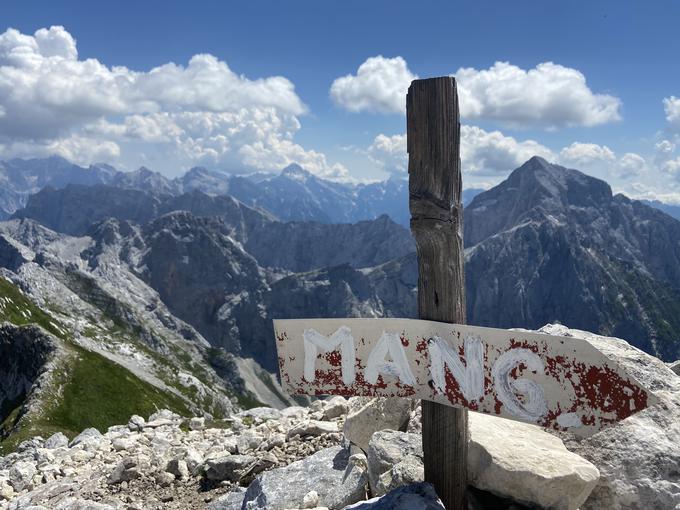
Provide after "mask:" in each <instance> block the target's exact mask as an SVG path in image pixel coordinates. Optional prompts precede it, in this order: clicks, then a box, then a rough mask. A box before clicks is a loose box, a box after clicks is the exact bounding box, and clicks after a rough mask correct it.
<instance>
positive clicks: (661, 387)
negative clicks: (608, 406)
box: [540, 325, 680, 510]
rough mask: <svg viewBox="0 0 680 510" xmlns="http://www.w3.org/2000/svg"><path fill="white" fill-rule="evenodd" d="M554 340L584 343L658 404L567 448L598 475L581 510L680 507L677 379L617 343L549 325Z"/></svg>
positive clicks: (568, 441)
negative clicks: (566, 337) (598, 477)
mask: <svg viewBox="0 0 680 510" xmlns="http://www.w3.org/2000/svg"><path fill="white" fill-rule="evenodd" d="M540 331H541V332H544V333H549V334H552V335H562V336H568V337H575V338H582V339H585V340H587V341H588V342H589V343H591V344H592V345H593V346H594V347H596V348H597V349H599V350H600V351H601V352H602V353H604V354H605V356H607V357H609V358H610V359H613V360H615V361H616V362H617V363H618V364H619V365H620V366H621V367H622V368H623V369H624V370H626V371H627V372H628V373H629V374H631V375H632V376H633V377H635V379H636V380H637V381H638V382H639V383H640V384H641V385H642V386H644V387H646V388H648V389H649V390H651V391H652V393H654V395H655V396H656V397H657V398H658V399H659V401H658V403H656V404H655V405H653V406H651V407H649V408H647V409H645V410H643V411H641V412H639V413H637V414H634V415H633V416H631V417H629V418H627V419H625V420H623V421H621V422H619V423H616V424H614V425H612V426H610V427H607V428H605V429H603V430H601V431H600V432H598V433H597V434H595V435H593V436H591V437H589V438H586V439H580V438H578V437H568V438H566V439H565V445H566V446H567V448H568V449H569V450H571V451H573V452H575V453H578V454H579V455H581V456H583V457H585V458H586V459H588V460H589V461H590V462H592V463H593V464H595V465H596V466H597V467H598V469H599V470H600V481H599V483H598V484H597V486H596V487H595V489H594V490H593V491H592V493H591V494H590V497H589V498H588V499H587V500H586V502H585V503H584V504H583V505H582V506H581V509H582V510H595V509H601V508H607V509H610V510H624V509H626V510H627V509H631V510H632V509H642V508H676V507H677V506H678V505H680V478H679V477H678V472H679V471H680V469H679V466H680V377H678V376H677V375H676V374H675V373H674V372H673V371H672V370H671V369H670V368H668V366H667V365H666V364H665V363H663V362H662V361H661V360H659V359H657V358H655V357H653V356H650V355H649V354H646V353H644V352H643V351H641V350H640V349H637V348H635V347H632V346H631V345H629V344H628V343H627V342H625V341H623V340H620V339H618V338H610V337H603V336H599V335H595V334H593V333H588V332H585V331H579V330H574V329H569V328H566V327H564V326H560V325H548V326H545V327H543V328H541V330H540Z"/></svg>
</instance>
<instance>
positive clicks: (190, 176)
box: [0, 156, 483, 226]
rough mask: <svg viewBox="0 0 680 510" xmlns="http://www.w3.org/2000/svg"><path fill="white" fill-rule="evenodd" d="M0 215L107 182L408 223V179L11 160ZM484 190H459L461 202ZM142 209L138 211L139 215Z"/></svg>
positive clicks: (288, 214)
mask: <svg viewBox="0 0 680 510" xmlns="http://www.w3.org/2000/svg"><path fill="white" fill-rule="evenodd" d="M0 184H2V188H1V189H0V220H2V219H6V218H8V217H9V216H11V215H12V214H13V213H14V212H16V211H17V210H19V209H21V208H23V207H25V206H26V203H27V200H28V197H29V196H30V195H33V194H35V193H38V192H39V191H41V190H43V189H45V188H46V187H49V188H54V189H61V188H64V187H67V186H69V185H81V186H93V185H107V186H111V187H115V188H118V189H128V190H136V191H142V192H146V193H151V194H152V195H154V196H155V197H166V198H167V197H168V196H179V195H186V194H188V193H191V192H192V191H199V192H202V193H203V194H206V195H210V196H222V195H227V194H228V195H230V196H232V197H234V198H236V199H237V200H239V201H240V202H242V203H243V204H246V205H249V206H251V207H253V208H256V209H261V210H264V211H266V212H267V213H268V214H270V215H271V216H273V217H275V218H277V219H279V220H282V221H317V222H320V223H354V222H357V221H361V220H371V219H375V218H377V217H379V216H381V215H383V214H387V215H388V216H389V217H390V218H392V220H393V221H395V222H396V223H399V224H401V225H404V226H408V223H409V212H408V183H407V182H406V181H405V180H403V179H398V178H393V179H389V180H386V181H382V182H375V183H370V184H349V183H338V182H332V181H327V180H324V179H321V178H319V177H316V176H315V175H313V174H312V173H310V172H307V171H305V170H304V169H303V168H302V167H300V166H299V165H295V164H293V165H290V166H288V167H286V168H284V169H283V171H281V172H280V173H278V174H268V173H264V174H263V173H259V174H253V175H230V174H226V173H224V172H219V171H215V170H208V169H206V168H202V167H195V168H192V169H190V170H189V171H188V172H186V173H185V174H184V175H182V176H180V177H176V178H173V179H169V178H167V177H165V176H164V175H162V174H161V173H159V172H154V171H152V170H149V169H148V168H145V167H141V168H139V169H138V170H135V171H133V172H121V171H118V170H116V169H115V168H113V167H112V166H110V165H106V164H97V165H92V166H90V167H88V168H84V167H80V166H78V165H74V164H72V163H70V162H68V161H66V160H65V159H63V158H60V157H57V156H53V157H50V158H45V159H27V160H24V159H13V160H9V161H4V162H0ZM481 191H483V190H481V189H476V188H470V189H466V190H465V191H464V193H463V200H464V202H465V203H467V202H469V200H471V199H472V197H474V195H475V194H477V193H479V192H481ZM143 212H144V211H139V214H143Z"/></svg>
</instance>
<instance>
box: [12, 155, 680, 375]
mask: <svg viewBox="0 0 680 510" xmlns="http://www.w3.org/2000/svg"><path fill="white" fill-rule="evenodd" d="M206 172H207V171H206ZM208 174H210V173H209V172H208ZM140 175H141V178H140V179H133V181H134V185H135V186H138V187H141V185H139V182H140V181H141V182H143V183H148V182H152V184H153V185H152V186H151V188H152V189H156V186H157V184H158V183H155V182H154V179H150V178H149V177H150V174H149V173H148V172H146V171H145V172H140ZM188 175H189V178H188V179H189V180H190V181H191V182H192V183H193V184H192V186H193V189H192V190H190V191H188V192H182V193H180V194H175V191H173V193H166V192H165V191H140V190H138V189H132V188H125V187H114V186H110V185H95V186H78V185H72V186H67V187H65V188H63V189H59V190H56V189H44V190H43V191H41V192H40V193H37V194H35V195H33V196H32V197H31V198H30V199H29V202H28V204H27V207H26V208H25V209H23V210H20V211H18V212H17V213H16V216H17V217H18V218H31V219H33V220H36V221H40V222H42V223H44V224H46V225H48V226H49V227H50V228H53V229H54V230H57V231H61V232H66V233H70V234H72V235H78V236H82V235H86V236H88V237H89V238H92V239H95V240H98V241H97V242H96V243H95V246H93V247H92V248H91V250H97V249H103V247H104V246H106V243H105V242H104V241H105V239H106V238H107V236H108V237H111V234H110V233H106V232H111V230H110V228H112V225H114V224H115V225H118V226H116V227H115V229H114V230H115V231H118V230H120V231H121V232H123V231H125V232H128V233H127V234H124V235H123V234H119V237H120V238H121V239H123V238H124V239H126V240H125V241H124V245H125V246H128V245H129V248H125V249H123V250H122V251H121V253H140V252H139V249H138V248H134V249H133V247H134V246H137V245H139V246H146V247H147V248H146V249H149V247H151V246H157V248H155V249H153V250H151V252H149V253H156V254H157V255H156V257H157V258H156V259H144V260H145V261H146V262H144V263H142V262H141V261H140V260H138V259H134V260H133V259H129V260H128V259H124V260H125V264H131V267H134V268H138V269H135V271H138V272H139V275H140V277H141V278H144V279H145V281H146V282H147V283H148V284H149V285H151V286H152V287H153V288H154V289H156V290H157V291H158V292H159V293H161V294H163V293H165V294H163V295H165V296H167V300H168V302H170V301H173V300H175V301H173V302H174V304H173V305H172V306H170V308H171V309H172V311H173V313H174V314H176V315H177V316H178V317H180V318H183V319H184V320H186V321H187V322H189V323H190V324H191V325H192V326H194V327H195V328H196V329H197V330H198V331H199V332H201V333H202V334H203V335H204V336H206V337H207V338H210V341H211V342H215V344H216V345H221V346H225V347H228V348H229V349H230V350H232V352H237V353H241V354H243V355H246V356H253V357H255V359H257V360H258V361H260V362H261V363H263V365H264V366H266V367H267V368H271V367H272V366H273V365H272V363H273V358H272V355H273V351H272V350H271V346H269V347H267V343H266V342H268V340H267V339H268V338H269V336H271V331H270V329H271V325H270V324H269V323H268V322H267V321H268V320H269V319H271V318H285V317H291V316H296V317H318V316H324V315H325V316H335V317H339V316H374V317H382V316H388V317H389V316H402V317H414V316H415V314H416V295H415V288H416V286H417V272H416V258H415V253H414V246H413V241H412V240H411V237H410V234H409V232H408V229H406V228H404V227H402V226H399V225H397V224H395V223H394V222H393V221H392V220H390V219H388V218H387V217H386V216H382V217H378V218H376V219H373V220H367V221H362V222H357V223H343V224H336V223H327V222H320V221H293V222H285V221H279V218H278V217H277V215H276V214H273V213H271V212H267V211H266V210H265V209H264V208H263V207H262V204H260V203H258V202H255V199H254V198H252V199H251V205H252V207H251V205H248V204H245V203H243V202H242V201H240V200H237V199H235V198H233V197H231V196H228V195H212V194H210V195H209V194H206V193H205V192H204V191H202V190H200V189H198V188H199V186H198V183H199V182H203V178H204V177H205V172H204V171H203V170H198V169H197V170H195V171H192V172H190V173H189V174H188ZM210 175H211V177H210V179H213V177H215V176H213V175H212V174H210ZM238 179H240V180H242V181H238V182H246V184H244V186H251V187H252V188H253V189H257V188H258V187H263V188H266V187H267V186H272V189H274V188H275V187H276V186H279V185H280V186H283V184H285V185H286V186H290V190H289V191H288V192H285V193H282V196H283V197H285V198H291V197H294V196H295V193H296V191H295V190H298V191H299V190H300V189H304V190H306V191H305V193H307V192H309V194H310V195H309V196H312V197H313V200H311V199H310V201H309V202H307V203H306V204H307V205H306V206H305V207H302V208H301V210H304V211H306V212H305V214H309V215H310V216H313V217H314V216H316V215H319V214H322V213H323V208H319V207H318V206H319V204H324V203H326V202H328V203H331V202H332V200H334V201H335V202H333V203H335V204H338V203H342V200H345V199H346V198H347V197H346V195H338V193H339V192H338V193H336V192H337V190H338V189H341V188H335V187H333V186H325V183H318V182H317V181H318V179H317V178H316V177H313V176H311V175H310V174H308V173H306V172H304V171H303V170H301V169H299V168H295V167H293V168H289V169H287V170H286V171H285V172H283V174H282V175H278V176H271V175H269V176H267V175H258V176H254V177H252V179H248V178H245V177H239V178H238ZM234 182H237V181H233V180H232V181H230V184H234ZM388 182H389V181H388ZM263 183H264V184H263ZM272 183H274V184H272ZM276 183H279V184H276ZM397 184H399V183H397ZM317 185H318V186H322V185H323V186H325V187H321V188H319V189H317V188H316V186H317ZM299 186H301V188H300V187H299ZM338 186H343V185H338ZM164 189H166V190H167V187H164ZM232 189H233V188H232ZM363 189H366V188H363ZM312 191H314V193H312ZM402 192H404V193H405V189H404V190H403V191H402ZM267 193H272V195H271V196H275V195H276V194H273V192H271V191H268V192H267ZM263 196H267V194H266V193H264V194H263ZM324 197H325V198H324ZM406 197H407V196H406V195H404V196H403V197H402V201H401V203H402V204H403V206H404V207H405V206H406V205H407V203H408V201H407V198H406ZM331 198H332V200H331ZM291 203H292V202H291ZM347 203H349V202H347ZM279 205H281V207H283V206H286V207H287V206H288V205H289V204H288V203H286V202H285V200H283V201H282V203H281V204H279ZM307 206H308V207H307ZM324 207H325V206H324ZM348 207H349V206H348ZM315 208H317V209H315ZM281 210H283V209H279V211H281ZM314 211H316V212H314ZM319 211H321V212H319ZM343 214H345V213H344V212H343ZM326 219H328V217H326ZM93 222H99V223H98V224H101V225H109V226H110V227H109V230H104V231H102V232H101V233H97V232H98V231H97V230H96V229H98V228H100V227H96V226H95V227H93V226H92V223H93ZM111 222H113V223H111ZM126 225H127V226H126ZM161 226H162V228H161ZM464 226H465V236H464V239H465V246H466V252H465V257H466V289H467V291H466V294H467V320H468V322H469V323H470V324H478V325H487V326H494V327H502V328H508V327H527V328H538V327H540V326H542V325H543V324H545V323H547V322H553V321H560V322H563V323H565V324H566V325H568V326H570V327H575V328H581V329H585V330H590V331H599V332H601V333H604V334H611V335H615V336H619V337H622V338H626V339H628V340H629V341H630V342H631V343H633V344H634V345H636V346H638V347H641V348H643V349H644V350H646V351H647V352H650V353H652V354H654V355H656V356H659V357H662V358H664V359H676V358H678V357H680V342H679V341H678V334H679V332H680V290H679V288H680V222H678V221H676V220H674V219H673V218H671V217H670V216H668V215H666V214H664V213H663V212H661V211H658V210H657V209H654V208H651V207H648V206H646V205H645V204H643V203H641V202H639V201H634V200H630V199H628V198H626V197H624V196H623V195H613V194H612V191H611V188H610V187H609V186H608V185H607V183H605V182H604V181H601V180H599V179H595V178H592V177H589V176H587V175H585V174H583V173H581V172H579V171H577V170H571V169H567V168H564V167H560V166H557V165H552V164H550V163H548V162H547V161H545V160H543V159H541V158H532V159H531V160H529V161H528V162H527V163H525V164H524V165H522V166H521V167H520V168H518V169H516V170H515V171H513V172H512V173H511V174H510V176H509V177H508V179H506V180H505V181H504V182H502V183H501V184H499V185H498V186H496V187H494V188H492V189H490V190H488V191H485V192H482V193H478V194H477V195H476V196H475V197H474V198H473V199H472V201H471V203H470V204H469V205H468V206H467V207H466V209H465V212H464ZM156 228H159V230H158V233H152V231H154V230H153V229H156ZM105 233H106V235H104V234H105ZM223 237H225V238H227V239H224V240H223V239H222V238H223ZM152 239H158V240H163V242H162V243H161V244H157V243H158V242H160V241H153V243H152V242H151V240H152ZM201 239H203V241H201ZM199 241H200V242H199ZM204 242H205V243H208V244H206V245H205V246H203V243H204ZM129 243H133V244H129ZM134 243H137V244H134ZM196 250H198V251H196ZM201 250H203V251H207V252H210V253H215V254H220V253H221V254H222V255H215V257H216V260H222V262H220V263H219V264H218V263H217V262H216V261H210V262H209V261H205V263H204V264H203V263H202V264H203V265H204V266H205V267H214V271H213V270H209V271H207V272H206V273H200V271H198V270H197V269H192V265H193V264H195V263H197V262H196V261H197V260H201V257H202V255H201V254H200V253H201ZM195 251H196V254H194V252H195ZM242 254H244V255H242ZM139 256H141V255H138V257H139ZM150 256H151V255H149V254H147V255H146V257H150ZM243 257H245V258H243ZM241 258H242V259H243V260H242V262H238V261H239V260H241ZM3 260H4V261H5V262H4V264H6V266H7V267H9V266H11V265H12V264H14V265H16V263H17V262H16V260H17V255H16V253H15V252H13V251H12V250H11V249H9V248H8V249H7V250H6V253H5V255H4V259H3ZM152 260H154V262H153V263H151V262H152ZM229 260H231V261H232V263H229V262H228V261H229ZM249 260H250V261H251V262H248V261H249ZM220 264H222V265H220ZM218 268H222V269H218ZM231 271H236V272H235V273H233V274H232V276H230V278H232V279H233V281H248V282H250V283H249V284H248V285H244V287H243V288H244V290H243V292H242V293H237V294H234V292H235V291H234V289H232V290H228V289H227V287H228V285H231V283H229V281H231V280H228V281H226V282H225V283H224V285H226V286H225V287H220V286H218V287H216V288H214V289H213V290H210V291H209V289H210V285H208V284H206V285H205V287H206V288H205V289H201V285H200V284H196V282H199V283H200V281H201V278H205V279H207V281H210V282H214V281H216V282H219V281H222V280H221V279H222V278H223V277H224V275H225V274H231ZM243 272H245V273H246V274H247V275H249V276H248V277H247V278H246V277H245V276H244V275H243V274H242V273H243ZM185 273H186V274H185ZM194 273H195V274H194ZM199 273H200V274H199ZM199 276H200V277H199ZM243 278H245V279H243ZM195 285H197V287H196V289H193V287H192V286H195ZM229 288H231V287H229ZM163 289H166V290H163ZM196 292H198V294H196ZM186 295H191V296H194V298H193V299H187V300H185V299H184V298H183V297H182V298H178V297H177V296H186ZM197 296H200V297H197ZM177 299H179V301H177ZM225 332H228V333H225ZM225 335H226V336H225Z"/></svg>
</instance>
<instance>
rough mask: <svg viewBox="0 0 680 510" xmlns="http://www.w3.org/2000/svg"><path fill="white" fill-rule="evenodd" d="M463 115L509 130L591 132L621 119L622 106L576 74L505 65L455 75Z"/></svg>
mask: <svg viewBox="0 0 680 510" xmlns="http://www.w3.org/2000/svg"><path fill="white" fill-rule="evenodd" d="M455 76H456V79H457V81H458V93H459V97H460V108H461V115H462V116H464V117H467V118H468V119H487V120H494V121H498V122H500V123H501V124H504V125H506V126H510V127H544V128H549V129H554V128H561V127H571V126H595V125H598V124H604V123H607V122H613V121H617V120H620V119H621V114H620V112H619V110H620V108H621V101H620V100H619V99H618V98H616V97H614V96H611V95H608V94H596V93H594V92H593V91H592V90H591V89H590V88H589V87H588V85H587V83H586V78H585V76H584V75H583V73H581V72H580V71H578V70H577V69H573V68H570V67H564V66H561V65H559V64H554V63H552V62H544V63H542V64H538V65H537V66H536V67H534V68H533V69H529V70H525V69H522V68H520V67H518V66H515V65H512V64H510V63H508V62H496V63H495V64H494V65H493V66H491V67H490V68H489V69H481V70H478V69H474V68H460V69H458V71H456V74H455Z"/></svg>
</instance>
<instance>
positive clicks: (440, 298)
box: [406, 76, 468, 510]
mask: <svg viewBox="0 0 680 510" xmlns="http://www.w3.org/2000/svg"><path fill="white" fill-rule="evenodd" d="M406 125H407V143H408V155H409V161H408V173H409V207H410V210H411V231H412V232H413V235H414V237H415V240H416V246H417V250H418V315H419V317H420V318H421V319H429V320H434V321H439V322H448V323H457V324H465V273H464V271H463V208H462V205H461V191H462V189H461V188H462V184H461V169H460V122H459V113H458V94H457V92H456V81H455V79H454V78H451V77H448V76H447V77H442V78H431V79H427V80H415V81H413V82H412V83H411V86H410V87H409V90H408V95H407V98H406ZM421 404H422V413H423V453H424V455H425V481H427V482H430V483H432V484H433V485H434V487H435V489H436V491H437V494H438V495H439V497H440V498H441V499H442V502H443V503H444V506H446V508H447V510H462V509H463V508H465V504H466V503H465V490H466V487H467V446H468V427H467V410H466V409H461V408H455V407H450V406H446V405H442V404H438V403H435V402H430V401H427V400H422V401H421Z"/></svg>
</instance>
